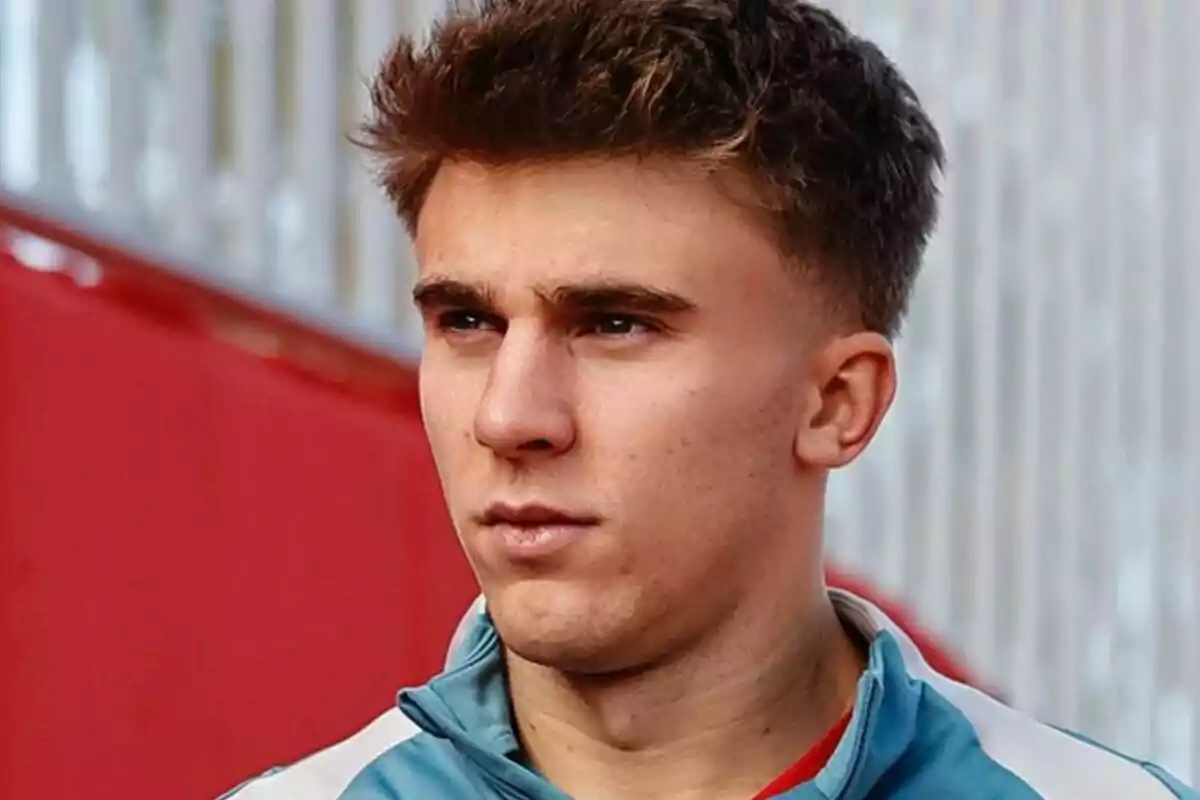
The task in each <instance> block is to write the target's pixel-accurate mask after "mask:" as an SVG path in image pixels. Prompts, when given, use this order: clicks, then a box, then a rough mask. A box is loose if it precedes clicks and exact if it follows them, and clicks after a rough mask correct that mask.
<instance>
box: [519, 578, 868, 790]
mask: <svg viewBox="0 0 1200 800" xmlns="http://www.w3.org/2000/svg"><path fill="white" fill-rule="evenodd" d="M764 619H765V620H768V621H772V622H774V623H775V624H776V625H778V624H779V623H778V620H780V615H779V614H778V613H776V614H764V613H762V610H761V609H759V610H758V612H757V613H753V612H752V611H750V610H747V611H746V612H743V613H741V614H739V613H735V614H734V615H733V616H731V618H730V619H729V620H727V622H726V624H724V625H723V626H721V627H720V629H718V630H717V631H715V632H714V633H713V634H712V635H710V636H709V637H707V638H706V640H705V641H703V642H700V643H697V644H695V645H693V646H692V647H690V648H688V649H687V650H686V651H685V652H681V653H676V654H674V655H673V656H672V657H670V658H669V659H666V660H664V661H661V662H659V663H658V664H656V665H654V666H651V667H647V668H644V669H639V670H632V671H628V672H625V673H621V674H619V675H605V676H578V675H568V674H564V673H561V672H558V671H556V670H553V669H552V668H548V667H544V666H540V665H537V664H533V663H531V662H528V661H525V660H523V659H521V658H520V657H518V656H516V655H515V654H512V653H509V654H508V669H509V682H510V686H511V691H512V698H513V707H514V712H515V716H516V719H517V727H518V730H519V732H520V734H521V737H522V740H523V742H524V744H525V748H526V752H527V753H528V756H529V758H530V759H531V761H532V765H533V766H534V767H535V768H536V769H537V770H538V771H539V772H540V773H541V774H542V775H543V776H545V777H546V778H547V779H548V780H549V781H550V782H551V783H553V784H555V785H556V786H557V787H559V788H560V789H562V790H564V791H565V792H566V793H567V794H569V795H570V796H572V797H574V798H577V800H591V798H604V799H605V800H623V799H624V798H650V797H653V798H672V800H683V799H684V798H687V800H718V799H723V798H727V797H728V798H737V800H745V798H748V797H752V796H754V794H755V793H756V792H758V791H759V790H760V789H762V788H763V787H764V786H766V785H767V784H768V783H770V782H771V780H773V779H774V778H775V777H776V776H777V775H778V774H780V773H781V772H783V771H784V770H785V769H786V768H787V767H788V766H789V765H791V764H792V763H794V762H795V761H796V759H797V758H799V757H800V756H801V755H802V754H803V753H804V752H805V751H806V750H807V749H808V748H810V747H811V746H812V745H814V744H815V743H816V742H817V741H819V740H820V739H821V738H822V737H823V736H824V735H825V733H826V732H827V731H828V730H829V729H830V728H831V727H832V726H833V725H834V724H835V723H836V722H837V721H838V720H839V719H840V718H841V717H842V715H844V714H845V713H846V712H847V710H848V709H849V708H850V706H851V704H852V703H853V699H854V693H855V687H856V685H857V681H858V677H859V675H860V674H861V672H862V668H863V656H862V654H861V653H860V652H859V651H858V649H857V647H856V646H855V644H854V643H853V642H852V641H851V639H850V638H849V636H848V635H847V634H846V632H845V630H844V629H843V628H842V626H841V623H840V621H839V620H838V619H837V616H836V614H835V613H834V610H833V607H832V604H831V603H830V601H829V600H828V598H827V597H826V596H825V595H824V594H822V595H821V596H820V598H819V600H818V601H817V602H815V603H814V604H813V606H812V607H810V609H809V613H808V614H807V615H806V618H805V619H802V620H797V619H796V617H795V616H792V617H791V618H790V619H787V620H786V622H788V623H790V625H788V626H786V627H783V629H781V630H770V629H769V624H768V625H764V624H763V622H762V620H764ZM756 623H757V624H756ZM780 627H782V626H780Z"/></svg>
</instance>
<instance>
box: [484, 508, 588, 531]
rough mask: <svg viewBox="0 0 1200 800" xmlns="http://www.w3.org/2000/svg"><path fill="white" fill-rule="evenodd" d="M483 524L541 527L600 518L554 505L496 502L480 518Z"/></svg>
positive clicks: (581, 522)
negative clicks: (560, 508) (561, 508)
mask: <svg viewBox="0 0 1200 800" xmlns="http://www.w3.org/2000/svg"><path fill="white" fill-rule="evenodd" d="M480 522H481V523H482V524H483V525H512V526H516V527H530V528H533V527H539V526H550V525H595V524H596V523H597V522H599V519H598V518H597V517H595V516H594V515H590V514H580V513H575V512H570V511H562V510H559V509H557V508H554V507H552V506H547V505H541V504H538V503H530V504H526V505H509V504H505V503H496V504H494V505H492V506H490V507H488V509H487V511H485V512H484V513H483V515H482V516H481V518H480Z"/></svg>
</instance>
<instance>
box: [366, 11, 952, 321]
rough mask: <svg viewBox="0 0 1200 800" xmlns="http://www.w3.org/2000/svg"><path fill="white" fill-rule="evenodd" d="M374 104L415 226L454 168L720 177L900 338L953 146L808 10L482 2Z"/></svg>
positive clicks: (412, 58)
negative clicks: (667, 170)
mask: <svg viewBox="0 0 1200 800" xmlns="http://www.w3.org/2000/svg"><path fill="white" fill-rule="evenodd" d="M372 101H373V106H374V110H373V113H372V115H371V116H370V118H369V119H368V120H367V121H366V122H365V123H364V126H363V134H362V137H361V143H362V144H363V145H364V146H366V147H367V148H368V149H369V150H371V151H373V152H374V153H375V154H376V155H378V156H379V157H380V159H381V162H382V183H383V186H384V188H385V189H386V190H387V193H388V194H389V196H390V197H391V198H392V199H393V200H394V201H395V202H396V204H397V206H398V208H399V211H400V214H401V216H402V217H403V219H404V220H405V222H406V224H407V225H408V226H409V228H410V230H415V228H416V221H417V217H418V215H419V213H420V210H421V206H422V203H423V201H424V198H425V194H426V192H427V191H428V188H429V185H430V183H431V182H432V180H433V177H434V175H435V174H436V172H437V170H438V167H439V165H440V164H442V163H443V162H444V161H446V160H448V159H468V160H475V161H480V162H483V163H487V164H510V163H520V162H524V161H536V160H546V159H555V158H570V157H575V156H595V155H614V156H615V155H656V154H666V155H677V156H681V157H685V158H693V159H698V160H703V161H706V162H710V163H713V164H729V165H731V166H735V167H737V168H740V169H742V170H743V171H744V172H746V173H747V174H749V175H750V176H751V177H752V178H753V179H754V180H755V182H756V184H757V185H758V186H760V187H761V188H762V194H763V198H764V200H765V201H766V204H767V207H768V208H769V209H770V210H771V212H772V214H773V217H774V219H775V220H776V221H777V222H778V223H779V230H780V231H782V233H783V242H784V246H785V247H786V248H787V249H788V250H789V251H792V252H794V254H795V255H797V256H799V257H801V258H802V259H803V260H805V261H811V262H813V263H814V264H815V265H816V269H818V270H819V271H821V272H822V273H823V277H826V278H830V279H832V280H833V281H834V282H835V283H836V284H837V285H840V286H844V287H846V288H847V289H848V290H849V291H850V292H851V293H852V297H853V305H854V306H855V308H856V313H857V316H859V317H860V318H861V322H862V324H863V325H864V326H865V327H867V328H868V329H871V330H876V331H879V332H881V333H884V334H887V335H889V336H891V335H894V334H895V333H896V332H897V330H898V329H899V326H900V322H901V319H902V317H903V315H904V311H905V307H906V305H907V302H908V297H909V294H910V293H911V288H912V284H913V281H914V280H915V277H916V274H917V270H918V267H919V264H920V260H921V256H922V253H923V251H924V248H925V244H926V242H927V240H928V238H929V235H930V233H931V231H932V229H933V226H934V222H935V219H936V216H937V201H938V190H937V183H936V178H937V172H938V171H939V170H940V168H941V167H942V164H943V159H944V156H943V150H942V145H941V142H940V140H939V137H938V134H937V131H936V129H935V128H934V126H933V124H932V122H931V121H930V120H929V118H928V117H927V116H926V114H925V113H924V112H923V111H922V109H921V106H920V103H919V102H918V100H917V97H916V94H915V92H914V91H913V89H912V87H911V86H909V84H908V83H907V82H906V81H905V80H904V78H903V77H902V76H901V75H900V73H899V71H898V70H897V68H896V67H895V65H894V64H893V63H892V62H891V61H889V60H888V59H887V58H886V57H885V56H884V55H883V54H882V53H881V52H880V51H879V49H878V48H877V47H876V46H875V45H874V44H872V43H870V42H868V41H866V40H864V39H861V38H859V37H857V36H855V35H853V34H852V33H850V32H849V31H848V30H847V29H846V27H845V25H843V24H842V23H841V22H840V21H839V20H838V19H837V18H836V17H835V16H834V15H833V14H831V13H830V12H828V11H826V10H823V9H821V8H819V7H817V6H815V5H813V4H811V3H808V2H803V1H802V0H478V2H477V4H476V5H474V6H471V7H466V6H462V7H458V8H456V9H455V10H453V11H451V12H450V13H448V14H447V16H445V17H444V18H443V19H442V20H441V21H440V22H438V23H437V24H436V25H435V27H434V29H433V31H432V33H431V35H430V37H429V41H428V43H427V44H424V45H421V46H419V45H418V44H417V43H416V42H415V41H414V40H413V39H411V38H407V37H405V38H401V39H400V40H399V42H398V43H397V44H396V45H395V47H394V48H393V50H392V51H391V53H390V54H389V55H388V56H387V57H386V59H385V60H384V63H383V64H382V66H381V68H380V70H379V73H378V75H377V76H376V77H375V80H374V83H373V86H372Z"/></svg>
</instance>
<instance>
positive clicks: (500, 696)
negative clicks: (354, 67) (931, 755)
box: [398, 590, 923, 800]
mask: <svg viewBox="0 0 1200 800" xmlns="http://www.w3.org/2000/svg"><path fill="white" fill-rule="evenodd" d="M830 596H831V598H832V600H833V603H834V607H835V608H836V609H837V612H838V614H839V616H840V617H841V618H842V620H843V621H844V622H845V623H847V624H849V625H851V626H852V627H853V628H855V629H856V630H857V631H859V632H860V633H861V634H862V636H863V638H864V639H865V640H866V641H868V642H869V643H870V645H869V649H868V655H867V668H866V670H865V671H864V672H863V675H862V677H861V678H860V679H859V682H858V689H857V694H856V698H855V703H854V710H853V713H852V716H851V720H850V725H849V727H848V729H847V731H846V733H845V734H844V735H843V737H842V741H841V742H840V743H839V744H838V746H837V749H836V750H835V751H834V754H833V757H832V758H831V759H830V761H829V763H828V764H827V765H826V767H825V769H824V770H822V771H821V773H820V774H819V775H818V776H817V778H816V779H815V780H814V781H813V782H812V783H811V784H808V785H807V786H804V787H800V789H797V790H796V791H794V792H789V793H788V794H787V795H786V797H788V798H796V800H802V798H806V797H823V798H837V800H860V798H863V797H864V796H865V795H866V794H867V792H868V791H869V790H870V789H871V787H872V786H873V785H874V784H875V783H876V781H877V780H878V779H879V777H880V776H881V775H882V774H883V773H884V772H885V771H886V770H887V769H888V767H890V766H891V765H892V764H894V763H895V762H896V761H897V760H898V759H899V758H900V757H901V756H902V755H903V754H904V752H905V750H906V749H907V748H908V747H909V745H910V744H911V743H912V741H913V739H914V738H915V736H916V727H917V713H918V710H919V706H920V700H921V683H920V682H919V681H916V680H914V679H913V678H912V677H911V675H910V669H909V667H910V666H911V665H912V664H914V662H921V657H920V655H919V654H918V652H917V649H916V647H915V646H914V645H913V644H912V642H911V641H910V640H909V639H908V637H907V636H906V635H905V634H904V633H903V632H902V631H900V629H899V628H898V627H897V626H896V625H894V624H893V623H892V622H891V620H889V619H888V618H887V617H886V616H884V614H883V613H882V612H881V611H880V610H879V609H878V608H876V607H875V606H874V605H872V604H870V603H868V602H866V601H865V600H862V599H860V598H858V597H856V596H854V595H852V594H849V593H848V592H844V591H840V590H834V591H831V592H830ZM921 663H923V662H921ZM398 703H399V706H400V709H401V711H403V712H404V713H405V714H406V715H407V716H408V717H409V718H410V719H412V720H413V722H415V723H416V724H417V725H418V726H419V727H421V728H422V729H423V730H425V731H426V732H428V733H430V734H432V735H433V736H436V737H438V738H441V739H446V740H448V741H450V742H451V743H453V744H454V746H455V747H456V749H457V750H458V751H459V752H460V753H462V754H463V755H464V756H465V757H466V758H467V759H469V760H470V761H472V762H474V763H475V765H476V766H477V767H479V768H480V769H481V770H483V771H484V772H485V773H486V774H487V775H489V776H491V777H492V778H493V779H494V780H496V781H499V782H501V783H503V784H505V787H506V788H508V789H510V790H512V792H515V794H511V795H510V794H509V793H508V792H502V794H505V795H507V796H522V797H536V798H561V797H563V795H562V794H561V793H559V792H557V791H556V790H554V789H553V787H551V786H549V784H547V783H546V782H545V781H544V780H542V779H541V778H540V777H539V776H537V775H535V774H534V773H532V772H529V771H528V770H524V769H523V768H521V769H515V767H517V764H516V762H515V760H514V759H515V757H516V756H517V755H518V753H519V751H520V743H519V741H518V738H517V735H516V732H515V729H514V725H513V719H512V709H511V705H510V702H509V696H508V689H507V683H506V677H505V670H504V658H503V651H502V647H501V643H500V637H499V635H498V634H497V633H496V629H495V626H494V625H493V624H492V621H491V618H490V616H489V615H488V614H487V611H486V608H485V607H484V604H483V602H482V598H481V599H480V600H478V601H476V603H475V604H474V605H472V607H471V609H470V611H469V612H468V613H467V615H466V616H465V617H464V619H463V621H462V623H460V625H459V628H458V631H457V632H456V633H455V635H454V639H453V641H452V643H451V648H450V653H449V656H448V659H447V664H446V669H445V671H443V672H442V673H441V674H440V675H438V676H436V677H435V678H433V679H432V680H431V681H430V682H429V683H427V684H425V685H424V686H421V687H418V688H415V689H408V690H405V691H403V692H401V693H400V696H399V699H398ZM814 792H819V794H816V793H814Z"/></svg>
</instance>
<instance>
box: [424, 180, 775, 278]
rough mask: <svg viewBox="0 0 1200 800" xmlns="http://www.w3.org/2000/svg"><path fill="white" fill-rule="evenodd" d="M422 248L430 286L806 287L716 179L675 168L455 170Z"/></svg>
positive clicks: (430, 202)
mask: <svg viewBox="0 0 1200 800" xmlns="http://www.w3.org/2000/svg"><path fill="white" fill-rule="evenodd" d="M416 247H417V256H418V261H419V264H420V270H421V273H422V274H423V275H428V274H431V273H436V274H438V275H445V276H448V277H452V278H455V279H461V280H469V281H473V282H483V283H487V284H489V285H492V286H494V287H495V288H496V289H497V291H500V292H506V291H512V290H516V289H519V288H522V287H533V286H544V285H548V284H567V283H570V282H572V281H576V280H608V281H614V280H615V281H621V282H629V283H636V282H647V283H653V284H656V285H660V286H664V287H666V288H670V289H673V290H680V291H689V292H690V293H692V294H693V295H700V296H703V295H704V294H710V293H711V294H714V295H719V294H722V293H724V294H726V295H728V293H730V292H736V293H739V294H746V293H751V294H771V293H775V294H776V295H777V293H778V292H780V291H781V290H786V289H787V288H788V287H790V286H792V285H794V281H793V280H792V278H793V276H792V275H790V274H788V270H787V268H786V265H785V260H784V257H783V255H782V253H781V252H780V251H779V249H778V247H777V246H776V244H775V242H774V240H773V238H772V236H771V235H770V233H769V231H768V229H767V228H766V226H765V225H763V224H762V222H761V221H760V220H759V219H757V218H756V217H755V216H754V215H753V214H752V213H751V212H750V211H749V210H748V209H747V208H746V207H745V206H744V205H741V204H739V203H737V202H735V200H734V199H733V197H732V196H731V195H730V193H729V192H728V191H727V190H726V189H725V187H724V186H722V185H721V184H719V183H718V182H717V180H716V179H715V178H714V177H713V176H712V175H710V174H707V173H705V172H704V171H702V170H701V169H699V168H698V167H696V166H694V165H691V164H687V163H678V162H675V161H672V160H669V159H661V160H641V161H637V160H633V159H605V160H596V161H584V160H577V161H563V162H554V163H546V164H532V165H520V166H509V167H500V168H497V167H488V166H484V165H481V164H477V163H473V162H455V163H451V164H447V165H445V166H444V167H443V168H442V169H441V170H439V172H438V175H437V177H436V178H435V180H434V182H433V185H432V186H431V187H430V190H429V193H428V196H427V199H426V202H425V206H424V208H423V209H422V212H421V216H420V221H419V223H418V227H417V236H416Z"/></svg>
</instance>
